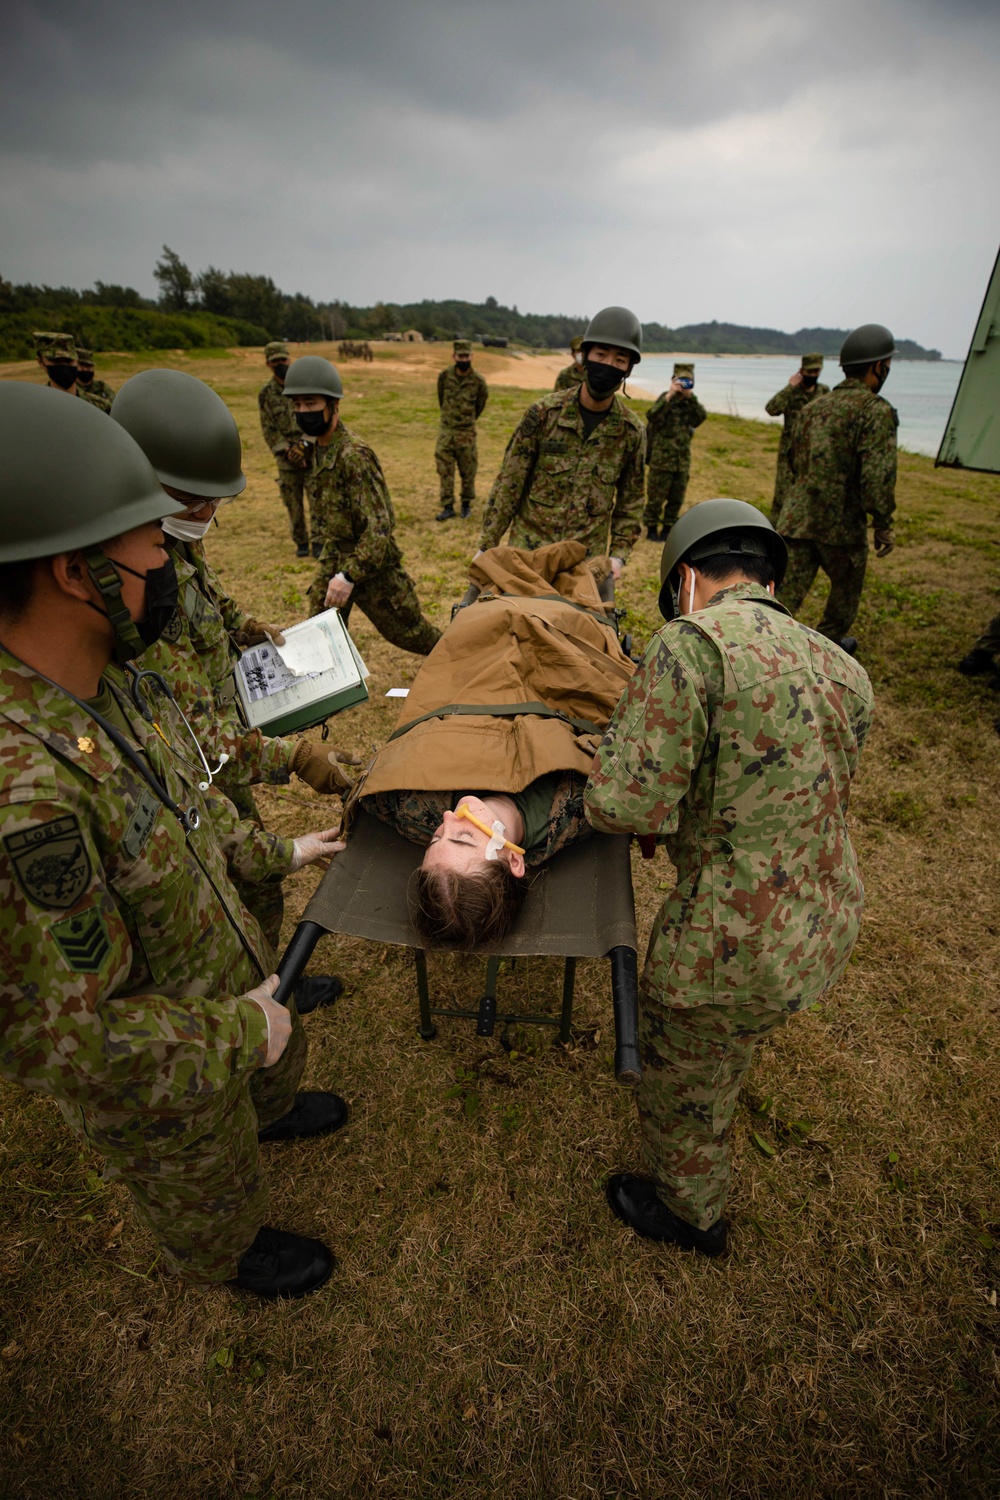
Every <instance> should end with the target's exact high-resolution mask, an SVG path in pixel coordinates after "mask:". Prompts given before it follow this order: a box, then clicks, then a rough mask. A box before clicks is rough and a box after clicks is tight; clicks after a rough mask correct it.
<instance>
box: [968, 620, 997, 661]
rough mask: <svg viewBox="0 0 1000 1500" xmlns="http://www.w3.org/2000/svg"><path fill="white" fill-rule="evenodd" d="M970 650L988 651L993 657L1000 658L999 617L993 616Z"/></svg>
mask: <svg viewBox="0 0 1000 1500" xmlns="http://www.w3.org/2000/svg"><path fill="white" fill-rule="evenodd" d="M972 649H973V650H974V651H989V652H991V653H992V655H993V656H1000V615H994V616H993V618H992V620H991V621H990V623H989V624H988V625H987V627H986V629H985V630H984V631H983V634H982V635H981V636H980V637H979V639H978V641H977V642H976V644H975V645H974V646H973V648H972Z"/></svg>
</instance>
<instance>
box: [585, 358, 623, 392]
mask: <svg viewBox="0 0 1000 1500" xmlns="http://www.w3.org/2000/svg"><path fill="white" fill-rule="evenodd" d="M585 368H586V371H587V384H588V386H589V387H590V394H591V395H592V396H596V397H597V399H598V400H599V401H603V400H604V398H605V396H611V395H613V394H614V393H615V391H616V390H617V389H618V387H619V386H620V385H621V383H622V381H623V380H624V379H625V371H624V370H618V369H616V368H615V366H614V365H604V364H599V363H598V362H597V360H593V359H588V360H587V362H586V366H585Z"/></svg>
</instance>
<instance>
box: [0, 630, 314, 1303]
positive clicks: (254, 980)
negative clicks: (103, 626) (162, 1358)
mask: <svg viewBox="0 0 1000 1500" xmlns="http://www.w3.org/2000/svg"><path fill="white" fill-rule="evenodd" d="M0 682H2V687H3V691H2V695H0V704H2V707H0V719H2V723H3V746H4V749H3V759H2V765H0V927H2V939H0V944H2V948H3V952H4V955H5V960H6V962H5V964H4V989H5V993H4V999H3V1007H2V1011H0V1014H2V1015H3V1023H2V1031H0V1072H2V1074H3V1076H4V1077H6V1078H8V1079H11V1080H12V1081H14V1082H16V1083H20V1084H22V1085H23V1086H24V1087H26V1088H29V1089H32V1090H34V1091H36V1092H38V1093H42V1094H48V1095H50V1096H51V1097H54V1098H55V1100H56V1101H57V1103H58V1105H59V1108H60V1110H61V1111H62V1113H63V1115H64V1116H65V1118H66V1119H67V1121H68V1122H69V1124H70V1125H71V1126H72V1127H73V1129H74V1130H75V1131H76V1132H77V1133H78V1134H79V1135H80V1136H81V1137H82V1138H83V1139H84V1141H85V1142H86V1144H87V1145H88V1146H89V1147H91V1148H93V1149H95V1150H97V1151H98V1152H100V1154H101V1155H102V1156H103V1157H104V1158H105V1161H106V1163H107V1167H106V1175H108V1176H119V1177H121V1178H122V1179H123V1180H124V1182H125V1185H126V1186H127V1188H128V1190H129V1192H130V1194H131V1195H132V1199H133V1201H134V1203H135V1207H136V1211H137V1213H138V1215H139V1217H140V1219H141V1220H142V1221H143V1222H144V1223H145V1224H146V1225H147V1227H148V1228H149V1229H150V1231H151V1232H152V1234H153V1235H154V1237H155V1238H156V1240H157V1242H158V1244H159V1247H160V1252H161V1255H162V1257H163V1260H164V1262H165V1264H166V1266H167V1267H168V1268H169V1270H171V1271H173V1272H175V1273H176V1274H178V1275H181V1276H184V1277H185V1278H187V1279H188V1280H191V1281H197V1282H216V1281H224V1280H227V1279H229V1278H230V1277H232V1276H233V1275H235V1272H236V1263H237V1261H238V1259H239V1257H240V1255H241V1254H242V1253H243V1251H244V1250H246V1249H247V1248H248V1247H249V1245H250V1244H251V1243H252V1242H253V1240H254V1237H255V1235H256V1233H257V1230H258V1229H259V1227H260V1226H261V1224H262V1223H263V1222H264V1218H265V1209H266V1205H267V1191H266V1186H265V1183H264V1181H263V1179H262V1177H261V1174H260V1170H259V1166H258V1160H257V1131H258V1128H259V1127H260V1126H263V1125H266V1124H270V1123H272V1122H273V1121H274V1120H276V1119H278V1118H280V1116H281V1115H283V1114H285V1113H286V1112H287V1111H288V1109H289V1108H290V1107H291V1105H292V1102H293V1099H294V1095H295V1090H296V1087H297V1084H298V1082H299V1079H300V1077H301V1074H302V1069H303V1066H304V1063H305V1053H306V1043H305V1037H304V1035H303V1032H302V1027H301V1024H300V1023H299V1021H298V1018H297V1016H294V1012H293V1017H294V1019H293V1033H292V1037H291V1040H290V1042H289V1045H288V1047H287V1048H286V1050H285V1052H284V1054H283V1055H282V1057H281V1059H280V1061H279V1062H278V1063H277V1064H276V1065H275V1066H274V1067H272V1068H269V1069H266V1070H265V1069H264V1068H263V1063H264V1059H265V1057H266V1053H267V1022H266V1019H265V1017H264V1014H263V1012H262V1011H261V1009H260V1007H259V1006H258V1005H257V1004H256V1003H255V1002H253V1001H251V1000H247V999H246V998H245V996H246V993H247V991H248V990H250V989H253V988H255V987H256V986H257V985H258V984H260V982H261V981H262V979H264V978H265V977H266V976H267V975H268V974H269V973H271V972H272V971H273V967H274V954H273V952H272V951H271V949H270V948H269V946H268V944H267V942H266V941H265V939H264V936H263V934H262V933H261V931H260V928H259V927H258V925H257V923H256V922H255V921H254V919H253V918H252V917H251V916H250V915H249V913H248V912H247V911H245V910H244V908H243V907H242V906H241V905H240V902H239V900H238V898H237V895H236V892H235V890H234V888H233V886H232V884H231V883H230V881H229V879H228V876H227V866H228V869H229V870H231V871H238V872H239V873H240V874H241V875H242V876H243V877H244V878H246V879H248V880H254V881H258V880H276V881H280V879H281V877H282V876H283V875H284V874H285V873H286V872H287V870H288V868H289V866H290V863H291V857H292V843H291V840H289V839H283V838H278V837H277V836H274V835H261V836H260V837H259V838H256V837H254V836H253V835H252V834H251V833H249V832H248V830H247V829H246V828H245V826H243V825H241V824H240V822H239V820H238V818H237V815H236V812H235V810H234V808H233V807H232V805H231V804H230V803H229V802H227V801H226V799H225V798H224V797H221V796H219V795H218V794H217V793H215V792H209V793H207V794H202V793H200V792H199V791H198V789H197V781H198V775H197V773H192V772H191V771H189V770H188V768H187V767H186V765H185V764H184V762H182V761H179V760H177V759H176V758H175V757H174V755H173V754H172V753H171V752H170V751H169V750H168V749H167V748H166V746H165V745H164V743H163V741H162V740H161V739H160V738H159V737H158V736H157V735H156V734H155V733H154V732H153V730H152V728H151V727H148V726H147V725H146V724H145V723H144V721H143V720H142V719H141V718H140V717H139V715H138V714H137V713H135V711H134V709H133V708H132V706H131V704H130V702H129V700H128V698H127V697H125V696H124V695H123V696H122V698H121V700H120V701H118V702H116V703H115V704H114V707H113V709H112V710H110V711H109V712H108V713H106V714H105V717H107V718H109V719H110V720H111V722H113V723H116V727H122V726H124V727H125V728H127V730H128V734H129V737H130V738H131V739H132V741H133V742H134V743H135V744H136V745H137V746H138V747H139V748H140V751H141V754H142V755H143V757H144V758H145V760H146V761H147V762H148V764H149V766H150V768H151V770H152V771H153V773H154V774H155V775H156V777H158V778H159V780H160V782H161V783H162V785H163V786H164V787H165V788H166V791H167V793H168V795H169V796H170V797H172V798H173V800H174V801H175V802H176V803H178V804H179V805H180V806H181V807H184V808H188V807H192V806H193V807H195V808H197V809H198V810H199V811H200V813H201V816H202V822H201V826H200V827H199V828H198V829H196V830H194V831H192V832H190V833H189V834H187V835H185V833H184V831H183V830H182V828H181V825H180V823H179V821H178V820H177V818H176V817H175V815H174V814H173V813H171V812H170V811H169V810H168V809H167V808H165V807H164V806H163V805H162V803H161V801H160V800H159V799H158V798H157V797H156V795H155V794H154V793H153V792H152V791H151V789H150V788H149V787H148V785H147V783H146V781H145V780H144V778H143V777H142V776H141V775H140V774H139V773H138V771H136V770H135V768H134V767H133V766H132V765H131V764H130V763H129V761H128V760H127V759H125V758H124V757H123V756H122V754H121V752H120V751H119V749H118V748H117V747H116V745H115V744H114V743H113V742H112V741H111V739H110V738H108V737H107V736H106V735H105V733H104V731H103V730H102V729H100V727H99V726H98V724H97V723H96V721H95V720H94V719H93V718H92V717H91V716H90V714H89V713H88V712H86V711H85V710H84V709H83V708H80V707H78V706H77V705H76V704H75V703H73V702H72V700H71V699H69V698H68V697H67V696H66V695H65V694H63V693H62V692H61V691H60V690H59V689H57V688H54V687H51V686H49V685H48V684H47V683H46V682H44V681H43V680H41V679H40V678H39V677H38V676H37V675H36V674H35V673H34V672H32V671H31V670H30V669H29V668H27V667H25V666H24V665H23V664H22V663H20V662H18V661H17V660H16V658H14V657H12V656H10V655H9V654H8V653H6V652H4V651H2V650H0ZM161 723H162V724H163V726H164V728H165V731H166V735H167V738H168V739H169V740H171V741H175V740H176V741H177V742H178V743H179V744H183V730H182V729H181V728H180V726H179V724H178V723H177V722H175V721H173V720H172V718H171V714H170V710H169V707H167V708H166V709H165V710H164V713H163V715H162V717H161Z"/></svg>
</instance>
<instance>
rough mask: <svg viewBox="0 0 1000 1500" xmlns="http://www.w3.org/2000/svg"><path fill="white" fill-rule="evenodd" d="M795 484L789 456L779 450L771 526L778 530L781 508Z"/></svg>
mask: <svg viewBox="0 0 1000 1500" xmlns="http://www.w3.org/2000/svg"><path fill="white" fill-rule="evenodd" d="M794 483H795V475H794V474H793V473H792V468H791V465H790V464H789V462H788V454H787V453H783V452H782V451H781V449H780V448H779V449H778V467H777V471H776V473H775V476H774V499H773V500H772V501H771V525H772V526H774V527H775V528H777V525H778V517H779V516H780V515H781V507H782V506H783V505H784V503H785V501H786V500H787V499H788V492H789V490H790V489H791V487H792V485H793V484H794Z"/></svg>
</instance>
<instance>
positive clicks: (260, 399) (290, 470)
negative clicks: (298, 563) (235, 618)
mask: <svg viewBox="0 0 1000 1500" xmlns="http://www.w3.org/2000/svg"><path fill="white" fill-rule="evenodd" d="M268 347H270V345H269V346H268ZM257 405H258V407H259V408H260V427H261V431H262V432H263V434H264V441H265V443H266V444H267V446H268V447H269V448H270V450H271V452H272V453H273V454H274V457H275V459H276V460H277V464H278V489H279V490H280V492H281V500H282V504H283V505H284V507H285V509H286V510H287V512H288V524H289V528H290V529H291V533H292V541H293V542H294V543H295V545H296V547H308V545H309V527H308V525H307V523H306V513H305V505H304V503H303V496H304V494H305V482H306V471H305V468H297V467H296V466H295V464H292V463H289V461H288V459H287V458H286V457H285V454H287V452H288V448H289V446H290V445H292V444H301V443H302V432H301V430H300V428H299V425H298V423H297V422H296V420H295V412H294V411H293V410H292V403H291V399H290V398H289V397H288V396H286V395H285V388H284V386H283V385H281V384H280V382H279V381H278V380H276V379H275V378H274V376H273V375H272V376H271V379H270V380H269V381H268V382H267V384H266V385H265V386H262V387H261V390H260V393H259V394H258V396H257ZM317 540H318V538H317Z"/></svg>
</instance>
